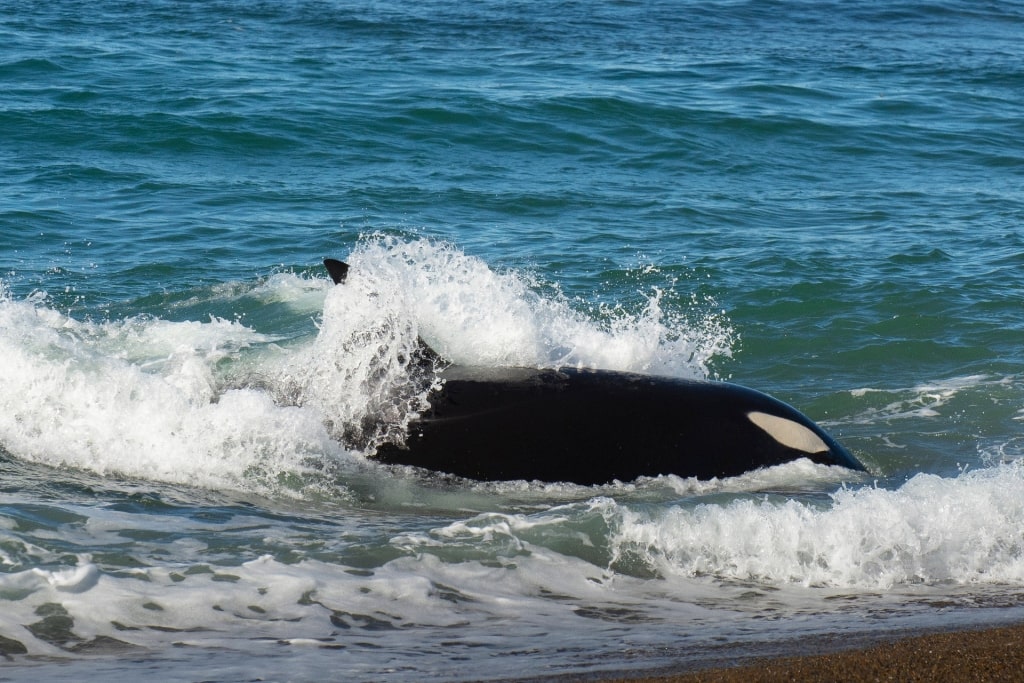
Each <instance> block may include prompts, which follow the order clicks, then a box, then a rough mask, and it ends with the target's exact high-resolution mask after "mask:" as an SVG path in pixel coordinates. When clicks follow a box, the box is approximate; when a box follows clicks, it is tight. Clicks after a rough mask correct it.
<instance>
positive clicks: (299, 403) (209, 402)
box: [0, 237, 731, 495]
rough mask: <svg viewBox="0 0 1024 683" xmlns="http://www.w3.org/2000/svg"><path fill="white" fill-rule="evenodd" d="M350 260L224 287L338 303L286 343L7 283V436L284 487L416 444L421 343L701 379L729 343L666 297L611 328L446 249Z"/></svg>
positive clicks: (614, 320) (137, 473)
mask: <svg viewBox="0 0 1024 683" xmlns="http://www.w3.org/2000/svg"><path fill="white" fill-rule="evenodd" d="M350 260H351V265H352V270H351V272H350V276H349V280H348V282H347V283H346V284H345V286H344V287H333V286H330V285H328V284H327V282H328V281H327V279H326V278H324V279H322V280H319V281H314V282H311V281H309V280H306V279H304V278H299V277H297V276H294V275H290V274H280V275H276V276H274V277H271V278H269V279H267V280H266V281H264V282H262V283H261V284H260V285H259V287H258V288H257V290H258V291H257V290H253V289H252V288H250V287H244V288H239V287H237V286H233V285H225V291H219V290H218V291H215V292H214V293H213V294H212V295H211V298H212V300H215V301H217V302H218V303H223V302H222V300H223V299H224V298H225V297H229V298H230V297H239V296H250V297H252V296H255V297H256V299H258V300H259V301H261V302H264V303H281V302H283V303H286V304H288V305H292V304H293V305H294V306H293V307H294V308H295V309H296V310H300V311H301V310H307V309H309V308H310V307H311V306H314V305H317V306H319V305H321V304H320V303H318V302H322V307H323V310H322V318H321V322H320V325H319V330H318V333H317V334H316V336H315V337H310V338H307V339H305V340H301V339H300V340H292V343H290V344H288V345H287V348H282V347H278V346H277V345H276V344H275V342H277V341H279V340H278V338H277V337H274V336H273V335H270V334H264V333H259V332H256V331H255V330H253V329H251V328H250V327H247V326H246V325H244V324H242V323H241V322H239V321H238V320H224V319H221V318H217V317H209V318H208V319H206V320H203V321H196V320H166V319H160V318H155V317H151V316H133V317H129V318H126V319H123V320H109V321H100V322H94V321H82V320H77V319H75V318H73V317H71V316H70V315H68V314H66V313H63V312H61V311H58V310H57V309H56V308H55V307H54V306H53V305H52V304H51V303H50V300H49V298H48V297H47V296H46V295H45V293H35V294H33V295H32V296H30V297H28V298H27V299H25V300H20V301H16V300H14V299H12V297H11V296H10V294H9V293H7V292H6V290H4V291H0V363H2V370H3V372H2V373H0V444H2V445H3V447H4V448H5V449H6V450H7V451H9V452H10V453H12V454H13V455H15V456H17V457H20V458H23V459H25V460H32V461H35V462H39V463H44V464H47V465H51V466H71V467H76V468H81V469H86V470H91V471H94V472H98V473H101V474H105V473H116V474H120V475H126V476H129V477H135V478H142V479H152V480H156V481H164V482H174V483H184V484H192V485H198V486H205V487H210V488H230V489H242V490H255V491H259V492H264V493H268V492H269V493H273V492H275V491H277V490H278V489H279V487H278V486H277V483H276V482H278V481H279V480H281V479H282V478H287V477H288V476H289V475H292V474H300V475H301V474H303V473H306V472H310V471H311V465H312V469H316V468H317V467H319V466H322V465H323V464H324V462H325V461H330V462H332V463H334V462H340V461H345V460H346V459H349V458H350V457H351V456H350V455H349V454H348V453H347V450H346V449H356V450H363V449H366V448H368V447H372V446H373V445H374V444H376V443H379V442H380V441H382V440H385V439H386V440H391V441H401V439H402V438H403V436H404V433H405V428H406V425H407V423H408V421H409V420H410V419H411V418H413V417H415V415H416V414H417V412H418V411H420V410H422V409H423V408H424V407H425V405H426V403H425V396H426V392H427V390H428V389H429V387H430V386H431V383H430V378H429V376H428V377H427V378H426V382H424V378H423V377H420V376H418V375H417V373H416V372H414V370H413V365H414V360H415V357H414V351H415V349H416V348H417V344H418V339H419V338H423V339H426V340H427V341H428V342H429V343H430V344H431V345H433V346H434V347H435V348H436V350H438V351H439V352H440V353H442V354H443V355H444V356H445V357H447V358H448V359H450V360H451V361H453V362H459V363H468V364H485V365H526V366H551V365H563V364H571V365H579V366H599V367H606V368H611V369H620V370H632V371H638V372H646V371H659V372H668V373H670V374H675V375H679V376H689V377H704V376H706V375H707V374H708V367H707V364H708V362H709V361H710V359H711V358H712V357H713V356H714V355H716V354H721V353H728V352H729V344H730V342H731V333H730V331H729V329H728V327H727V325H725V324H724V323H722V321H721V320H719V319H717V318H715V317H714V316H712V317H711V318H710V319H708V320H705V321H703V322H702V323H701V324H699V325H696V326H694V327H689V326H688V324H687V323H686V322H685V319H684V317H683V315H682V313H679V314H669V313H667V312H665V311H663V310H662V308H661V303H660V296H661V295H660V294H659V293H657V292H655V293H652V294H651V297H650V299H649V301H648V305H647V306H646V308H645V309H644V310H643V311H642V312H640V313H639V314H637V315H632V316H630V315H627V314H624V313H619V314H616V315H614V316H611V317H609V318H607V319H605V320H603V321H601V320H593V319H591V318H588V317H587V316H585V315H583V314H582V313H580V312H578V311H576V310H574V309H573V308H572V307H571V306H570V305H569V303H568V302H567V301H565V300H564V299H563V298H561V297H560V296H558V295H557V294H554V295H541V294H539V293H538V292H537V290H536V287H534V285H535V283H534V282H533V281H532V280H531V279H530V278H529V277H526V276H524V275H522V274H520V273H515V272H508V273H498V272H495V271H493V270H491V269H490V268H488V267H487V265H486V264H485V263H484V262H483V261H481V260H480V259H477V258H474V257H471V256H467V255H466V254H464V253H462V252H461V251H459V250H458V249H456V248H454V247H452V246H450V245H447V244H439V243H435V242H430V241H427V240H413V241H400V240H397V239H392V238H386V237H375V238H369V239H366V240H363V241H362V242H360V243H359V245H358V246H357V248H356V250H355V251H354V252H353V253H352V254H351V256H350ZM200 304H201V302H198V301H190V302H189V306H190V307H195V306H197V305H200ZM292 493H293V494H298V495H302V493H301V491H292Z"/></svg>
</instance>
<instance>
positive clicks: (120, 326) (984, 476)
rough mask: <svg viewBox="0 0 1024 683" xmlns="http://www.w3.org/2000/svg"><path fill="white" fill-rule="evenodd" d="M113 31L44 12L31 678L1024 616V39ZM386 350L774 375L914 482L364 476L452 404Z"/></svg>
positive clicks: (418, 674)
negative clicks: (383, 357) (358, 340)
mask: <svg viewBox="0 0 1024 683" xmlns="http://www.w3.org/2000/svg"><path fill="white" fill-rule="evenodd" d="M107 5H109V6H97V5H96V4H95V3H81V2H70V1H69V2H52V3H22V4H19V5H18V6H17V7H16V8H15V7H11V8H5V9H4V10H2V15H0V16H2V17H3V20H2V21H0V87H2V89H3V97H2V99H0V131H2V132H0V168H2V169H3V178H4V181H3V183H2V184H0V462H2V465H3V470H4V472H5V476H4V477H3V479H2V484H0V637H2V639H0V652H3V653H5V655H6V656H7V658H8V661H7V663H6V664H5V665H4V675H5V676H10V677H12V678H14V679H19V678H20V679H27V678H39V677H40V676H43V677H45V678H61V677H64V678H68V679H76V680H78V679H81V678H82V677H99V676H101V675H102V676H106V677H108V678H109V679H111V680H129V679H134V678H135V677H137V675H138V673H139V672H140V671H142V670H145V671H152V672H154V673H155V674H156V675H158V676H159V677H160V678H161V679H163V680H196V679H199V678H202V679H203V680H237V679H238V678H240V677H252V676H254V675H260V676H264V677H265V678H266V679H268V680H270V679H272V680H285V679H288V680H322V679H323V677H324V676H325V675H333V676H338V675H340V676H342V677H344V678H346V679H350V680H379V679H381V678H388V679H393V680H417V681H418V680H478V679H488V678H501V677H508V676H512V675H516V676H521V677H530V676H533V677H544V676H551V675H555V674H559V673H586V674H597V673H601V672H604V671H618V670H622V669H627V668H631V667H660V666H684V667H685V666H697V665H700V664H702V663H707V662H722V661H726V662H728V661H739V660H741V659H742V658H744V657H749V656H751V655H756V654H759V653H765V652H772V651H774V650H773V648H776V647H779V646H780V644H785V643H786V642H789V640H790V639H800V640H801V642H808V640H809V639H813V638H814V637H816V636H822V635H826V634H836V633H839V634H841V636H843V637H846V636H848V637H849V638H854V639H855V638H860V637H864V636H865V634H869V633H876V634H877V633H879V632H884V631H886V630H887V629H892V630H896V629H903V628H928V627H932V626H937V625H948V624H951V623H962V624H966V623H990V622H995V621H1001V620H1010V619H1013V620H1020V619H1021V618H1024V613H1022V612H1021V610H1020V606H1019V594H1020V591H1021V588H1022V586H1024V535H1022V532H1021V529H1022V528H1024V502H1022V501H1024V470H1022V465H1021V459H1022V456H1024V436H1022V432H1021V427H1022V420H1024V356H1022V354H1021V344H1022V342H1024V305H1022V300H1024V236H1022V230H1021V226H1022V218H1024V189H1022V188H1024V145H1022V143H1021V140H1024V105H1022V104H1021V101H1020V93H1021V92H1024V69H1022V68H1021V64H1024V47H1022V45H1024V41H1022V40H1021V37H1022V36H1024V5H1022V4H1021V3H1017V2H999V3H977V2H932V3H923V2H885V3H881V2H868V1H866V0H865V1H860V2H809V1H808V2H799V1H796V0H778V1H772V2H768V1H764V2H683V1H678V2H616V3H572V2H568V3H558V4H553V5H547V4H537V3H508V2H489V1H483V2H474V3H455V2H449V1H438V2H419V3H404V2H381V3H371V4H367V3H345V2H330V1H327V2H301V1H298V0H296V1H280V2H266V3H253V2H238V1H237V0H225V1H222V2H204V3H198V2H197V3H190V2H156V1H153V2H137V3H116V4H115V3H108V4H107ZM325 256H333V257H337V258H343V259H346V260H348V261H350V262H351V263H352V265H353V272H355V273H358V274H359V275H360V278H361V279H360V281H359V282H361V283H362V285H360V287H356V288H348V289H347V290H346V291H342V290H341V289H340V288H339V289H335V288H333V287H332V286H331V285H329V282H328V280H327V278H326V274H325V273H324V272H322V268H321V266H320V259H321V258H323V257H325ZM339 327H340V328H341V329H348V330H356V331H360V330H362V331H366V332H367V333H368V334H372V335H376V337H374V338H375V339H377V341H378V342H379V343H380V348H386V349H392V347H393V346H394V344H399V343H400V342H402V340H403V339H405V340H406V341H407V340H408V339H409V338H410V337H409V335H412V337H411V338H412V339H414V338H415V335H416V334H419V335H421V336H422V337H423V338H424V339H426V340H427V341H429V342H430V343H431V345H432V346H434V347H435V348H437V349H438V350H439V351H441V352H443V353H444V354H445V355H446V356H448V357H449V358H451V359H453V360H455V361H457V362H462V363H475V364H484V365H488V364H490V365H531V366H532V365H540V366H543V365H559V364H571V365H581V366H591V367H603V368H611V369H621V370H631V371H638V372H648V373H653V374H664V375H672V376H683V377H698V378H710V379H728V380H731V381H735V382H738V383H741V384H744V385H747V386H751V387H754V388H757V389H760V390H763V391H766V392H768V393H771V394H773V395H775V396H777V397H779V398H781V399H783V400H785V401H787V402H789V403H792V404H793V405H795V406H797V407H798V408H799V409H801V410H802V411H803V412H805V413H806V414H808V415H809V416H810V417H812V418H813V419H815V420H817V421H819V422H820V423H821V424H823V425H824V426H825V427H826V428H827V429H828V430H829V431H830V432H831V433H832V434H833V435H835V436H836V437H837V438H838V439H839V440H840V441H841V442H842V443H843V444H844V445H846V446H847V447H848V448H849V449H850V450H851V451H853V452H854V453H855V454H856V455H857V456H858V458H860V459H861V460H862V461H863V462H864V463H865V464H866V465H867V466H868V468H869V470H870V474H869V475H867V476H861V475H857V474H854V473H850V472H845V471H839V470H831V469H829V468H822V467H817V466H813V465H810V464H807V463H795V464H793V465H789V466H785V467H782V468H778V469H777V470H773V471H769V472H760V473H752V474H749V475H746V476H744V477H739V478H736V479H732V480H725V481H716V482H696V481H692V480H686V479H680V478H677V477H672V476H669V477H659V478H656V479H652V480H644V481H640V482H629V483H620V484H615V485H609V486H604V487H594V488H588V487H575V486H569V485H563V484H541V483H526V482H511V483H505V484H488V485H484V484H475V483H472V482H452V481H449V480H446V479H444V478H440V477H434V476H430V475H427V474H424V473H417V472H413V471H405V470H394V469H385V468H381V467H378V466H375V465H373V464H372V463H371V462H368V461H367V460H366V458H365V455H364V454H363V453H362V452H358V451H357V450H355V449H353V447H352V444H346V443H345V441H344V438H342V435H343V434H344V433H345V430H346V429H348V428H349V427H351V426H352V425H364V424H374V425H376V427H375V428H376V429H379V430H381V431H380V433H381V434H383V435H386V434H387V433H389V432H388V430H394V429H397V430H399V431H400V430H401V429H402V426H403V425H404V420H405V419H407V418H408V411H409V410H410V409H411V407H410V406H409V405H397V406H396V405H390V404H386V403H385V404H382V403H381V401H380V398H379V394H377V393H373V392H372V391H369V390H368V389H367V388H366V387H367V385H366V383H365V382H361V381H360V380H365V379H366V377H365V375H361V374H360V373H362V372H364V371H365V363H364V361H365V359H363V358H362V357H361V356H360V355H359V353H358V352H353V351H352V349H351V348H349V347H346V346H345V345H344V344H343V343H342V341H341V340H339V339H338V338H337V336H336V335H332V334H331V333H330V332H329V331H330V330H337V329H339ZM403 335H404V337H403ZM385 371H386V372H384V374H383V377H384V378H385V379H384V381H385V384H387V385H388V386H397V385H400V384H401V382H402V380H403V374H402V373H403V370H402V368H401V367H400V364H397V363H392V364H391V365H390V366H387V367H386V368H385ZM371 388H372V387H371Z"/></svg>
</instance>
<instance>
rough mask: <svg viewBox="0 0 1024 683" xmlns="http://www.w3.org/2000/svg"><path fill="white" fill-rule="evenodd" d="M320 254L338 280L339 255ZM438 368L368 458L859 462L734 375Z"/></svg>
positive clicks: (603, 471) (455, 466) (564, 463)
mask: <svg viewBox="0 0 1024 683" xmlns="http://www.w3.org/2000/svg"><path fill="white" fill-rule="evenodd" d="M324 263H325V265H326V266H327V268H328V271H329V272H330V274H331V277H332V279H333V280H334V281H335V283H341V282H343V281H344V279H345V275H346V274H347V271H348V266H347V265H345V264H344V263H342V262H340V261H334V260H332V259H326V260H325V262H324ZM423 349H424V351H423V358H424V359H429V360H430V361H431V363H432V362H433V359H435V358H436V354H435V353H434V352H433V351H432V350H430V348H429V347H427V346H426V345H425V344H423ZM440 377H441V380H442V383H441V386H440V388H436V389H434V390H433V391H431V393H430V394H429V395H428V401H429V403H430V408H429V409H428V410H426V411H424V412H423V413H422V414H420V415H419V417H418V418H417V419H415V420H414V421H413V422H412V423H411V424H410V425H409V433H408V435H407V437H406V441H405V443H404V444H401V445H399V444H391V443H386V444H383V445H381V446H379V447H378V449H377V452H376V454H375V455H374V456H372V457H373V458H374V459H375V460H377V461H378V462H382V463H387V464H396V465H410V466H415V467H421V468H424V469H428V470H434V471H438V472H444V473H447V474H453V475H456V476H460V477H465V478H468V479H475V480H478V481H508V480H531V481H532V480H540V481H546V482H572V483H576V484H582V485H595V484H606V483H609V482H612V481H623V482H625V481H632V480H634V479H636V478H638V477H642V476H647V477H654V476H658V475H662V474H674V475H677V476H680V477H696V478H698V479H712V478H715V477H719V478H720V477H732V476H737V475H740V474H743V473H745V472H749V471H751V470H755V469H758V468H761V467H770V466H773V465H780V464H783V463H786V462H790V461H793V460H797V459H799V458H808V459H809V460H811V461H813V462H816V463H820V464H823V465H840V466H842V467H846V468H848V469H851V470H859V471H863V470H864V469H865V468H864V466H863V465H862V464H861V463H860V462H859V461H858V460H857V459H856V458H854V457H853V456H852V455H851V454H850V453H849V452H848V451H847V450H846V449H844V448H843V447H842V446H840V445H839V444H838V443H837V442H836V441H835V440H834V439H833V438H832V437H830V436H829V435H828V434H826V433H825V431H824V430H822V429H821V428H820V427H819V426H818V425H816V424H815V423H814V422H813V421H812V420H810V419H809V418H808V417H806V416H804V415H803V414H801V413H800V412H799V411H797V410H796V409H795V408H793V407H791V406H789V405H787V404H785V403H783V402H781V401H779V400H777V399H774V398H772V397H770V396H768V395H766V394H763V393H761V392H759V391H755V390H753V389H748V388H746V387H742V386H739V385H736V384H730V383H726V382H708V381H696V380H684V379H677V378H671V377H654V376H648V375H640V374H634V373H627V372H616V371H611V370H584V369H576V368H561V369H534V368H473V367H461V366H450V367H448V368H445V369H444V370H443V371H441V374H440Z"/></svg>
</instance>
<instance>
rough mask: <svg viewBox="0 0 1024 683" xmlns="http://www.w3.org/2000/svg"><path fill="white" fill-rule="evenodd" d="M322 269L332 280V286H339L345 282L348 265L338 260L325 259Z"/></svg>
mask: <svg viewBox="0 0 1024 683" xmlns="http://www.w3.org/2000/svg"><path fill="white" fill-rule="evenodd" d="M324 267H326V268H327V272H328V274H330V276H331V279H332V280H334V284H336V285H340V284H341V283H342V282H344V281H345V277H346V276H347V275H348V264H347V263H345V262H344V261H339V260H338V259H333V258H325V259H324Z"/></svg>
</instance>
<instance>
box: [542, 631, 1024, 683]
mask: <svg viewBox="0 0 1024 683" xmlns="http://www.w3.org/2000/svg"><path fill="white" fill-rule="evenodd" d="M811 647H812V648H813V647H814V645H812V646H811ZM819 648H820V649H819V650H818V651H817V652H813V653H810V654H808V653H807V650H804V653H801V654H792V655H781V656H767V657H755V658H752V659H749V660H745V661H744V662H743V663H741V664H738V665H736V666H730V665H728V664H725V665H723V664H720V663H718V662H709V664H711V666H710V668H693V667H689V666H687V667H685V670H681V671H678V672H674V673H673V672H669V671H668V670H666V669H660V670H657V671H653V672H642V671H638V672H637V673H636V675H635V676H633V675H629V674H625V672H616V673H615V674H614V675H610V676H602V675H597V676H593V675H592V676H585V677H577V678H572V677H567V678H564V679H559V680H565V681H571V680H576V681H584V680H586V681H600V682H601V683H779V682H781V681H787V682H790V681H800V682H803V681H822V682H824V681H829V682H832V681H840V680H841V681H919V682H922V683H923V682H930V681H954V680H957V681H1020V680H1022V677H1024V623H1017V624H1012V625H1009V626H992V627H984V626H981V627H978V628H968V629H962V630H948V631H946V630H942V631H935V632H928V633H921V632H915V633H906V632H904V633H903V634H902V635H901V634H900V633H899V632H894V633H892V634H890V637H888V638H885V637H880V638H878V639H877V640H876V639H871V640H870V641H869V642H867V643H864V644H861V645H853V646H851V647H836V648H833V647H830V646H828V645H825V644H821V643H819Z"/></svg>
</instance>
